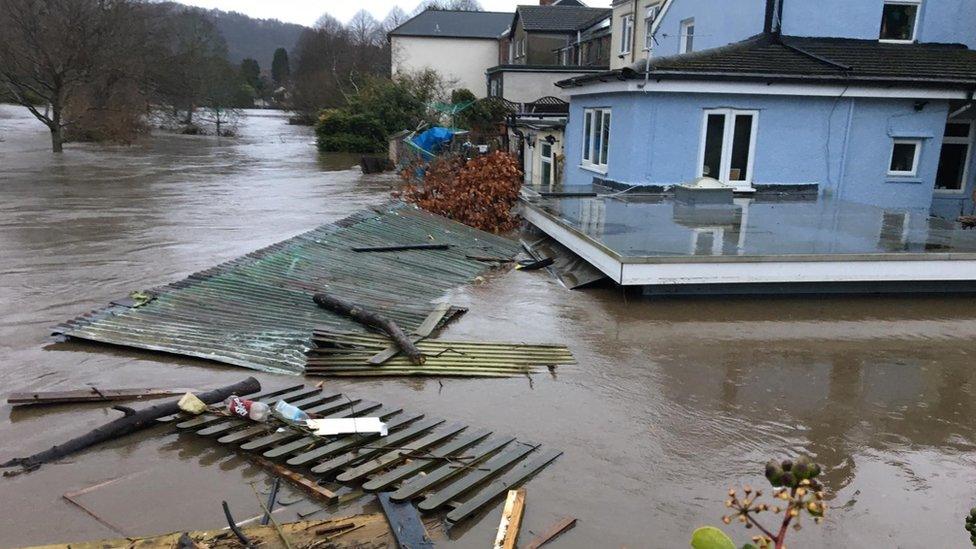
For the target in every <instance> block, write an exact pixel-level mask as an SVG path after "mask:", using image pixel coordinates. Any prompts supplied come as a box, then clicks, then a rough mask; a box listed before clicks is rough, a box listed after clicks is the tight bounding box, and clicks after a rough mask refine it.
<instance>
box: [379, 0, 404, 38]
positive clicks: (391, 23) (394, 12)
mask: <svg viewBox="0 0 976 549" xmlns="http://www.w3.org/2000/svg"><path fill="white" fill-rule="evenodd" d="M409 18H410V16H408V15H407V12H405V11H403V9H401V8H400V6H393V9H391V10H390V13H388V14H386V17H385V18H384V19H383V23H382V27H383V33H384V34H386V33H389V32H390V31H391V30H393V29H395V28H397V27H399V26H400V25H402V24H403V23H404V22H405V21H406V20H407V19H409Z"/></svg>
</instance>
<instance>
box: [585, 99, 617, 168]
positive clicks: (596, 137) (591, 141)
mask: <svg viewBox="0 0 976 549" xmlns="http://www.w3.org/2000/svg"><path fill="white" fill-rule="evenodd" d="M609 153H610V109H586V110H585V111H583V162H582V165H583V167H584V168H590V169H595V170H596V171H601V172H606V170H607V157H608V156H609Z"/></svg>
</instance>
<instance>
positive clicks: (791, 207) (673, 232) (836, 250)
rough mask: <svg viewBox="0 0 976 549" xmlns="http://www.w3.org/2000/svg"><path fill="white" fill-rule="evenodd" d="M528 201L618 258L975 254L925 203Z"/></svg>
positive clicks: (757, 198) (965, 237) (974, 239)
mask: <svg viewBox="0 0 976 549" xmlns="http://www.w3.org/2000/svg"><path fill="white" fill-rule="evenodd" d="M532 205H533V206H535V207H536V208H538V209H541V210H542V211H544V212H547V213H549V214H550V215H551V216H554V217H556V218H558V219H559V220H560V221H561V222H562V223H563V224H564V225H567V226H569V227H570V228H572V229H574V230H576V231H577V232H579V233H582V234H583V235H585V236H587V237H589V238H590V239H592V240H594V241H596V242H598V243H600V244H602V245H603V246H605V247H607V248H609V249H611V250H613V251H614V252H615V253H616V254H618V255H620V256H621V257H623V258H628V257H629V258H637V257H689V256H729V257H757V256H781V255H813V256H818V255H824V256H830V255H874V254H926V253H933V254H934V253H941V254H946V253H976V230H962V229H960V228H958V227H957V225H956V224H955V223H953V222H951V221H948V220H944V219H939V218H935V217H932V216H930V215H929V211H928V208H917V209H882V208H878V207H875V206H870V205H865V204H858V203H854V202H845V201H840V200H835V199H832V198H828V197H814V196H806V197H805V196H802V195H797V196H783V195H775V196H762V195H753V196H752V197H742V198H740V197H736V198H735V199H734V201H733V203H731V204H728V203H726V204H690V203H685V202H680V201H677V200H675V199H674V197H673V196H670V195H634V196H631V195H629V194H619V195H616V196H596V197H587V196H548V197H541V198H537V199H535V200H532Z"/></svg>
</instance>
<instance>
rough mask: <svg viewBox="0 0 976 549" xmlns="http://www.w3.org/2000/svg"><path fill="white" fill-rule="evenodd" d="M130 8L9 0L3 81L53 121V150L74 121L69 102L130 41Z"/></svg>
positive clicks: (1, 43) (83, 1) (72, 0)
mask: <svg viewBox="0 0 976 549" xmlns="http://www.w3.org/2000/svg"><path fill="white" fill-rule="evenodd" d="M130 8H131V5H130V4H128V2H126V1H125V0H4V2H3V5H2V8H0V37H2V39H0V86H3V87H4V88H5V89H6V91H8V92H9V95H10V96H11V97H12V98H13V100H14V101H15V102H16V103H18V104H20V105H23V106H24V107H26V108H27V109H28V110H30V112H31V114H33V115H34V116H35V117H36V118H37V119H38V120H40V121H41V122H43V123H44V124H45V125H46V126H47V127H48V129H49V130H50V132H51V149H52V150H53V151H54V152H61V151H62V150H63V143H64V129H65V127H66V126H68V125H69V124H71V121H70V120H68V119H67V118H66V116H65V104H66V103H67V102H68V101H69V100H71V99H72V98H73V97H75V96H76V95H77V94H78V93H79V90H82V89H83V88H84V87H85V85H86V84H88V83H90V82H91V81H92V80H93V78H94V76H96V75H98V74H99V72H100V71H102V70H107V69H110V68H111V67H112V65H113V63H112V55H113V53H114V52H118V51H124V50H120V49H119V48H125V47H127V45H128V44H126V43H125V41H124V38H125V32H126V30H127V29H129V25H127V24H126V21H125V19H126V17H127V16H128V15H129V10H130ZM42 105H44V106H42Z"/></svg>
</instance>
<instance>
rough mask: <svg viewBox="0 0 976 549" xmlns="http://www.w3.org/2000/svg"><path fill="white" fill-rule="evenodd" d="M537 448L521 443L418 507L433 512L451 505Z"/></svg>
mask: <svg viewBox="0 0 976 549" xmlns="http://www.w3.org/2000/svg"><path fill="white" fill-rule="evenodd" d="M536 448H538V445H529V444H528V443H525V442H519V443H517V444H516V446H515V447H514V448H512V449H511V450H507V451H505V452H503V453H501V454H499V455H497V456H495V457H493V458H491V459H490V460H488V461H487V462H485V464H484V465H480V466H479V467H478V468H477V470H475V471H471V472H470V473H468V474H467V475H464V476H463V477H461V478H459V479H457V480H455V481H454V482H452V483H451V484H448V485H447V486H445V487H444V488H441V489H440V490H438V491H436V492H434V493H433V494H430V495H429V496H427V497H426V498H424V500H423V501H421V502H420V505H418V507H419V508H420V510H421V511H433V510H434V509H437V508H438V507H440V506H442V505H444V504H446V503H449V502H450V501H452V500H453V499H454V498H456V497H458V496H461V495H464V494H465V493H467V492H468V491H470V490H471V489H472V488H474V487H475V486H477V485H479V484H481V483H483V482H485V481H486V480H488V479H489V478H491V477H493V476H495V475H497V474H498V473H499V472H501V470H502V469H503V468H505V467H507V466H509V465H511V464H512V463H515V462H516V461H518V460H520V459H522V458H523V457H525V455H526V454H528V453H529V452H531V451H532V450H535V449H536Z"/></svg>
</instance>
